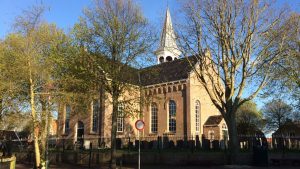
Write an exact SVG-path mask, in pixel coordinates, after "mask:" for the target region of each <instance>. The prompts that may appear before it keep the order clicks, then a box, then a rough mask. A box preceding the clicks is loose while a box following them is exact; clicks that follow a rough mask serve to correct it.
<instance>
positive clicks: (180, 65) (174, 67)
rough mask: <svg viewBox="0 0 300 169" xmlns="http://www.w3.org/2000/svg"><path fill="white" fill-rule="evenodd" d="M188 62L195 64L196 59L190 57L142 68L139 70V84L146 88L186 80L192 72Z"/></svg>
mask: <svg viewBox="0 0 300 169" xmlns="http://www.w3.org/2000/svg"><path fill="white" fill-rule="evenodd" d="M189 61H190V63H191V64H196V62H197V58H196V57H194V56H191V57H188V58H181V59H177V60H174V61H172V62H165V63H161V64H158V65H154V66H150V67H146V68H143V69H141V70H140V78H141V84H142V85H143V86H147V85H153V84H158V83H164V82H171V81H176V80H182V79H187V78H188V75H189V73H190V72H191V71H192V66H191V65H190V63H189Z"/></svg>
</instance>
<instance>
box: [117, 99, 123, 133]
mask: <svg viewBox="0 0 300 169" xmlns="http://www.w3.org/2000/svg"><path fill="white" fill-rule="evenodd" d="M123 128H124V105H123V104H121V103H119V104H118V116H117V132H123Z"/></svg>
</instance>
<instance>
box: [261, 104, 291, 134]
mask: <svg viewBox="0 0 300 169" xmlns="http://www.w3.org/2000/svg"><path fill="white" fill-rule="evenodd" d="M292 110H293V109H292V107H291V106H289V105H288V104H286V103H285V102H283V101H282V100H272V101H270V102H268V103H267V104H266V105H265V106H264V107H263V114H264V118H265V119H266V123H267V129H268V130H269V131H275V130H277V129H279V128H280V127H282V125H283V124H284V123H285V122H286V121H287V120H293V119H292V117H291V115H292Z"/></svg>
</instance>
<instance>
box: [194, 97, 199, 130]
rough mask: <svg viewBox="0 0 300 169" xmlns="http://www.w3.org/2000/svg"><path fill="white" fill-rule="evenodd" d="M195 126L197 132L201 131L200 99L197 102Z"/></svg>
mask: <svg viewBox="0 0 300 169" xmlns="http://www.w3.org/2000/svg"><path fill="white" fill-rule="evenodd" d="M195 127H196V132H200V102H199V101H198V100H196V102H195Z"/></svg>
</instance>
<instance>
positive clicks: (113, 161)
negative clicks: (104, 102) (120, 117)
mask: <svg viewBox="0 0 300 169" xmlns="http://www.w3.org/2000/svg"><path fill="white" fill-rule="evenodd" d="M112 102H113V111H112V118H111V119H112V120H111V149H110V150H111V151H110V152H111V161H110V168H111V169H116V168H117V161H116V160H117V159H116V136H117V114H118V97H117V96H114V95H113V100H112Z"/></svg>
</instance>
